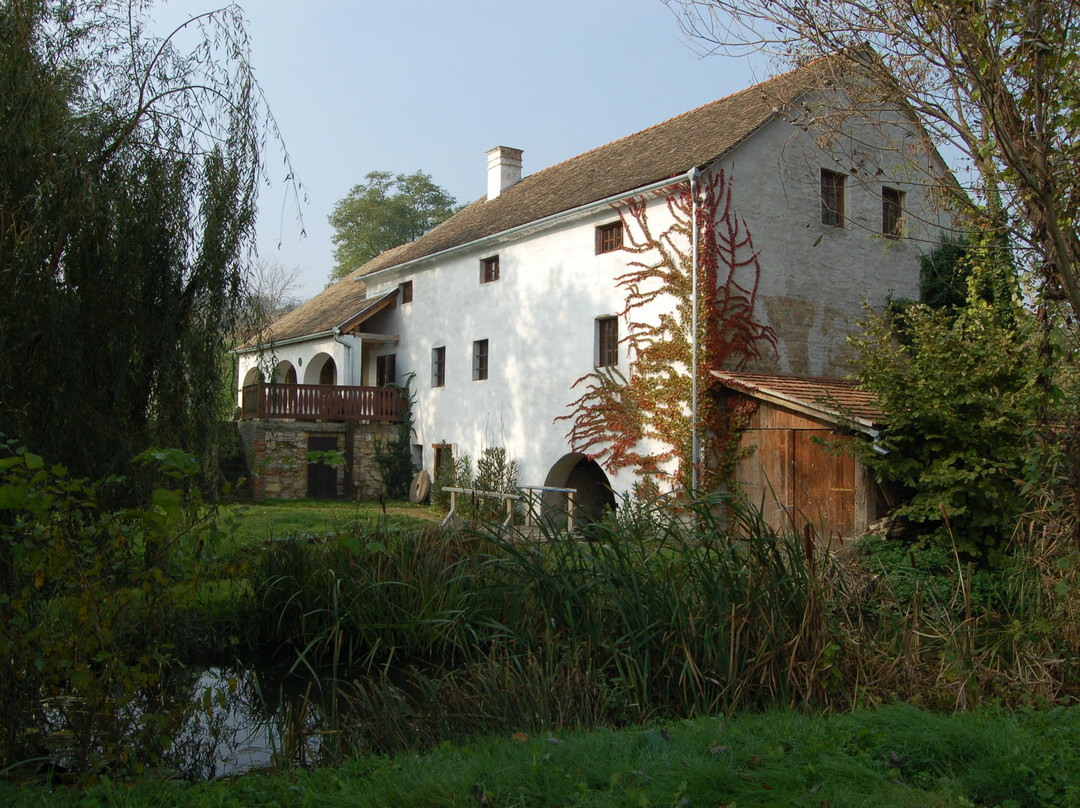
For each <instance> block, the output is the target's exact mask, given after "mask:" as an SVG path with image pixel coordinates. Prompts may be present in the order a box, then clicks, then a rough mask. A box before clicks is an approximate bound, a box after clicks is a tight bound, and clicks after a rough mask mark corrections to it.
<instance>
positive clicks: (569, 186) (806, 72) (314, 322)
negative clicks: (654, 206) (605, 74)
mask: <svg viewBox="0 0 1080 808" xmlns="http://www.w3.org/2000/svg"><path fill="white" fill-rule="evenodd" d="M830 67H831V66H830V65H828V64H823V63H821V62H813V63H811V64H809V65H806V66H804V67H800V68H798V69H796V70H792V71H790V72H788V73H784V74H783V75H780V76H777V77H776V78H773V79H769V80H768V81H765V82H762V83H760V84H756V85H754V86H753V87H749V88H748V89H745V90H742V91H741V92H738V93H735V94H733V95H729V96H727V97H726V98H722V99H720V100H719V101H714V102H712V103H711V104H706V105H705V106H702V107H698V108H697V109H694V110H691V111H690V112H686V113H683V114H682V115H679V116H677V117H675V118H671V119H669V120H667V121H664V122H663V123H660V124H657V125H656V126H653V127H650V128H649V129H645V130H643V131H641V132H638V133H637V134H633V135H630V136H629V137H625V138H622V139H621V140H616V141H614V142H612V143H609V144H607V145H606V146H601V147H599V148H597V149H593V150H592V151H590V152H586V153H585V154H582V155H580V156H578V157H574V158H571V159H569V160H566V161H565V162H562V163H559V164H558V165H554V166H552V167H551V168H547V169H544V170H543V171H538V172H537V173H535V174H531V175H529V176H526V177H523V178H522V179H521V180H520V181H519V182H517V183H516V184H515V185H513V186H511V187H510V188H508V189H506V190H505V191H503V192H502V193H501V194H499V196H497V197H496V198H494V199H490V200H489V199H487V198H481V199H479V200H477V201H476V202H473V203H472V204H471V205H468V206H466V207H465V208H463V209H462V210H461V211H459V212H458V213H457V214H455V215H454V216H452V217H450V218H449V219H447V220H446V221H445V222H443V223H442V224H440V225H439V226H438V227H435V228H434V229H432V230H430V231H429V232H427V233H425V234H424V235H423V236H421V237H420V238H418V239H417V240H416V241H412V242H409V243H407V244H403V245H401V246H400V247H395V248H394V249H392V250H387V251H386V252H384V253H382V254H381V255H378V256H377V257H375V258H373V259H372V260H371V261H369V262H368V263H366V264H364V266H362V267H360V268H359V269H357V270H356V271H354V272H353V273H351V274H350V275H349V276H348V277H347V278H346V279H344V280H342V281H339V282H338V283H336V284H334V285H333V286H331V287H329V288H328V289H326V290H324V291H323V292H321V293H320V294H318V295H316V296H315V297H313V298H312V299H311V300H309V301H307V302H306V303H305V304H303V305H302V306H300V307H299V308H297V309H294V310H293V311H291V312H289V313H288V314H286V315H285V316H284V317H282V318H281V319H280V320H278V321H276V322H275V323H274V324H273V326H272V327H271V334H270V336H271V338H272V339H273V340H277V341H282V340H286V339H295V338H297V337H301V336H305V335H308V334H318V333H323V332H326V331H329V330H331V329H332V328H333V327H334V326H336V325H340V324H341V323H343V322H345V321H347V320H348V319H350V317H351V315H353V314H355V313H356V312H357V311H358V310H359V309H360V307H361V305H362V301H363V300H364V293H365V290H364V284H363V282H358V281H357V280H356V279H357V278H358V277H360V276H362V275H369V274H371V273H372V272H378V271H379V270H384V269H389V268H390V267H394V266H397V265H399V264H403V263H406V262H409V261H415V260H417V259H420V258H424V257H427V256H429V255H434V254H436V253H439V252H442V251H444V250H448V249H451V248H454V247H460V246H462V245H465V244H468V243H470V242H473V241H476V240H478V239H482V238H485V237H488V236H493V235H496V234H498V233H501V232H504V231H506V230H511V229H513V228H515V227H519V226H522V225H526V224H529V223H530V222H535V221H538V220H541V219H544V218H546V217H549V216H554V215H556V214H558V213H562V212H564V211H568V210H573V209H574V208H578V207H581V206H582V205H587V204H589V203H592V202H598V201H601V200H604V199H609V198H612V197H618V196H619V195H622V194H630V193H632V192H633V191H635V190H636V189H638V188H643V187H646V186H649V185H652V184H654V183H657V182H662V181H663V180H666V179H670V178H673V177H680V176H682V175H684V174H686V172H687V171H689V170H690V169H691V168H693V167H695V166H704V165H706V164H708V163H710V162H712V161H713V160H715V159H717V158H718V157H721V156H722V155H724V154H726V153H727V152H729V151H731V149H733V148H734V147H735V146H737V145H739V144H740V143H742V142H743V141H744V140H746V139H747V138H748V137H749V136H750V135H752V134H753V133H754V132H755V131H757V130H758V129H759V128H761V127H762V126H763V125H764V124H765V123H767V122H768V121H769V120H770V119H771V118H772V117H773V116H774V115H776V114H777V113H778V112H779V111H781V110H783V109H785V108H787V107H788V105H789V104H790V103H791V102H792V101H794V100H795V99H796V98H798V97H799V96H800V95H801V94H802V93H803V92H805V91H806V90H808V89H810V88H813V87H815V86H821V85H820V81H821V80H822V76H821V74H822V71H824V70H828V69H830ZM250 345H251V343H249V345H248V347H250Z"/></svg>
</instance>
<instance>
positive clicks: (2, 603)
mask: <svg viewBox="0 0 1080 808" xmlns="http://www.w3.org/2000/svg"><path fill="white" fill-rule="evenodd" d="M137 462H138V463H149V464H152V465H154V466H155V467H157V468H158V469H159V474H157V475H155V476H165V477H168V478H171V479H172V480H174V481H175V483H176V484H177V485H178V486H179V487H177V488H158V489H155V490H154V491H153V493H152V495H151V497H150V502H149V504H147V505H146V506H145V507H142V508H127V509H122V510H107V509H105V508H104V507H102V506H101V504H100V496H101V492H102V490H103V488H105V487H106V486H109V485H115V484H119V483H121V482H122V481H121V480H118V479H115V478H107V479H104V480H101V481H98V482H87V481H86V480H82V479H77V478H75V477H73V476H71V475H70V474H69V473H68V471H67V469H65V468H64V467H63V466H60V465H52V466H49V465H48V464H46V462H45V461H44V460H43V459H42V458H41V457H40V456H38V455H35V454H33V453H31V452H28V451H26V450H25V449H23V448H21V447H18V448H16V447H13V446H11V445H9V446H7V447H6V450H5V451H4V452H3V456H2V459H0V705H2V706H0V769H5V768H7V767H17V766H18V765H19V764H22V763H24V762H27V761H34V760H40V759H42V758H44V759H47V760H52V761H56V760H59V761H60V762H61V764H62V765H63V766H65V767H66V768H68V769H70V770H72V771H74V772H76V773H79V774H83V775H87V774H95V773H103V772H105V771H111V772H119V773H123V772H138V771H140V770H141V769H142V767H143V766H146V765H154V764H157V763H158V762H160V761H161V759H162V755H163V754H164V752H165V751H166V749H167V747H168V743H169V737H170V735H171V734H172V733H173V732H174V731H175V729H176V727H177V726H178V725H179V723H180V722H181V719H182V717H183V709H184V708H183V707H176V708H162V707H160V705H156V704H155V703H154V700H153V694H154V692H155V689H156V688H159V687H160V686H161V685H162V683H163V681H164V674H165V672H166V670H167V669H168V667H169V666H170V665H171V664H172V662H173V658H172V654H171V651H170V645H169V642H170V633H171V632H170V627H172V626H173V621H172V617H173V615H174V613H175V611H176V610H177V609H178V608H179V607H180V606H183V605H187V600H186V598H187V597H190V594H191V592H193V591H194V587H191V586H188V587H179V586H177V585H176V583H177V581H176V579H174V578H173V577H172V574H171V568H172V566H173V565H174V564H175V563H176V562H181V561H187V562H190V561H191V560H192V559H193V558H195V557H197V556H198V555H199V553H201V552H202V549H203V547H204V544H205V543H206V541H207V540H208V539H209V538H211V537H213V535H214V524H213V522H212V512H211V511H208V510H207V509H206V508H205V507H204V504H203V501H202V498H201V495H200V494H199V491H198V488H197V487H194V486H191V485H190V481H191V480H192V479H193V477H194V475H195V474H196V473H197V470H198V464H197V463H196V461H195V459H194V458H193V457H191V456H190V455H187V454H185V453H182V452H178V451H175V450H151V451H150V452H148V453H146V454H145V455H144V456H142V457H141V458H139V459H137ZM185 566H187V565H185ZM187 568H188V569H190V566H187ZM188 583H189V584H191V583H193V581H191V580H189V581H188Z"/></svg>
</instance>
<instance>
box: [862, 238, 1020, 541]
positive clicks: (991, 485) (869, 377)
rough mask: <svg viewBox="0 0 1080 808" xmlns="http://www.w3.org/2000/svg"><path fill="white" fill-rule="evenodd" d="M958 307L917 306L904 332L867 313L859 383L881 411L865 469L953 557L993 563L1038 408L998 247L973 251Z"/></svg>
mask: <svg viewBox="0 0 1080 808" xmlns="http://www.w3.org/2000/svg"><path fill="white" fill-rule="evenodd" d="M960 264H961V265H962V266H961V270H960V271H961V272H962V273H963V274H965V275H967V277H968V284H967V295H966V300H965V303H964V305H963V306H962V307H959V308H932V307H931V306H928V305H926V304H915V305H912V306H908V307H907V308H906V309H905V310H904V317H903V320H902V326H900V327H899V328H898V327H897V323H896V322H895V321H894V320H892V319H891V318H890V317H888V316H886V315H878V314H874V313H872V312H871V314H870V316H869V318H868V320H867V321H866V322H865V323H864V324H863V325H864V333H863V334H862V336H860V337H857V338H855V339H853V340H852V342H853V344H854V345H855V347H856V348H857V350H858V352H859V360H858V364H859V371H858V376H859V381H860V384H861V386H862V387H863V388H864V389H867V390H871V391H873V392H874V393H876V394H877V397H878V402H879V404H880V406H881V408H882V410H883V411H884V413H885V418H884V423H885V426H884V427H883V428H882V431H881V435H880V437H879V438H878V441H877V447H878V449H884V450H885V452H886V453H885V454H880V453H879V452H878V451H875V450H874V449H873V448H872V447H870V446H868V445H863V446H862V447H861V459H862V460H863V462H864V463H865V464H866V465H867V466H869V467H870V468H871V469H873V470H874V471H875V472H876V474H877V475H878V477H879V478H880V479H882V480H885V481H887V482H889V483H891V484H893V485H895V486H898V487H899V488H900V489H901V490H902V491H903V492H905V493H906V494H907V499H906V502H905V504H903V505H902V506H901V507H900V508H899V509H897V511H896V515H898V516H900V517H903V518H904V519H906V520H908V521H909V522H910V523H911V524H912V525H913V526H914V527H915V529H916V531H917V533H918V534H919V535H921V536H922V537H923V538H925V539H926V540H928V541H930V542H931V543H933V544H936V545H938V546H940V547H943V548H944V549H946V550H950V549H951V548H952V546H953V542H955V545H956V547H957V548H958V549H959V550H961V551H962V552H964V553H965V554H967V555H968V556H969V557H975V558H981V559H983V560H991V561H992V560H993V559H994V557H995V555H996V554H997V553H998V552H999V551H1000V550H1001V548H1002V547H1003V545H1004V543H1005V542H1007V541H1008V539H1009V538H1010V536H1011V533H1012V530H1013V528H1014V527H1015V525H1016V519H1017V517H1018V516H1019V514H1020V513H1021V511H1022V510H1023V509H1024V507H1025V504H1026V503H1025V500H1024V497H1023V495H1022V488H1021V485H1020V483H1019V481H1020V480H1022V478H1023V476H1024V464H1025V462H1026V461H1027V459H1028V455H1029V448H1030V447H1031V445H1032V443H1033V440H1032V438H1033V435H1032V423H1033V421H1034V416H1035V411H1036V406H1037V404H1038V401H1039V398H1040V391H1039V389H1038V384H1037V378H1038V375H1039V374H1038V367H1039V365H1038V357H1037V351H1035V350H1034V349H1033V339H1032V332H1033V322H1032V317H1031V316H1030V315H1029V314H1028V313H1027V312H1025V311H1024V310H1023V309H1022V308H1021V306H1020V305H1019V302H1018V297H1017V295H1016V294H1004V293H1003V290H1004V289H1006V288H1008V287H1009V286H1010V285H1012V286H1013V287H1015V274H1014V271H1013V269H1012V267H1011V265H1010V263H1009V262H1008V260H1007V257H1006V256H1005V255H1003V253H1002V251H1001V249H1000V247H999V246H997V245H995V244H993V243H991V244H990V245H987V244H986V243H980V241H979V240H977V241H976V242H975V243H973V244H971V245H969V247H968V250H967V253H966V255H965V256H964V257H963V258H962V259H961V260H960Z"/></svg>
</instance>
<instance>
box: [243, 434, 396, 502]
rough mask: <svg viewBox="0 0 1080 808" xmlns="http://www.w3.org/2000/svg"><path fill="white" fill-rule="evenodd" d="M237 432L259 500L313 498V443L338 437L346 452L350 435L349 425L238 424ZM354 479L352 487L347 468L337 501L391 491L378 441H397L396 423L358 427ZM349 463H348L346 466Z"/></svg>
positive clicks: (340, 477) (374, 496)
mask: <svg viewBox="0 0 1080 808" xmlns="http://www.w3.org/2000/svg"><path fill="white" fill-rule="evenodd" d="M237 429H238V430H239V432H240V438H241V440H242V441H243V444H244V451H245V454H246V455H247V461H248V472H249V474H251V478H252V482H253V488H254V495H255V499H268V498H272V499H304V498H306V497H307V496H308V461H307V455H308V438H309V437H311V436H313V435H318V436H327V437H329V436H334V437H336V438H337V448H338V450H344V449H345V441H346V436H347V434H348V431H347V429H346V425H345V424H343V423H321V422H307V421H270V420H262V421H259V420H248V421H238V422H237ZM352 433H353V441H352V457H351V466H352V476H351V480H350V482H351V485H350V486H348V487H347V486H346V480H345V475H346V469H345V468H340V469H338V471H337V496H338V497H339V498H343V497H345V496H349V497H350V498H354V499H378V498H379V497H380V496H381V495H382V494H383V493H384V491H385V486H384V485H383V481H382V474H381V473H380V471H379V466H378V463H376V462H375V441H376V440H379V441H383V442H384V443H385V442H387V441H391V440H393V439H394V438H395V437H396V435H397V425H396V424H383V423H367V422H362V423H356V424H354V425H353V428H352ZM348 465H349V458H347V459H346V467H347V466H348Z"/></svg>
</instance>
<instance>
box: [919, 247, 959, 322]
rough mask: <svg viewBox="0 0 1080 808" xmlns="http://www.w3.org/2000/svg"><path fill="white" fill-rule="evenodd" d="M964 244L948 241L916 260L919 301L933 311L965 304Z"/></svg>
mask: <svg viewBox="0 0 1080 808" xmlns="http://www.w3.org/2000/svg"><path fill="white" fill-rule="evenodd" d="M965 255H967V244H966V242H964V241H960V240H947V241H945V242H944V243H942V244H940V245H939V246H937V247H935V248H934V249H933V250H932V251H930V252H929V253H927V254H925V255H921V256H919V300H921V301H922V302H923V303H925V304H926V305H927V306H929V307H930V308H932V309H943V308H947V307H949V308H954V307H957V306H963V305H964V303H965V302H966V301H967V281H968V277H969V275H968V273H967V271H966V270H967V264H966V263H965V262H964V260H963V259H964V256H965Z"/></svg>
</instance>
